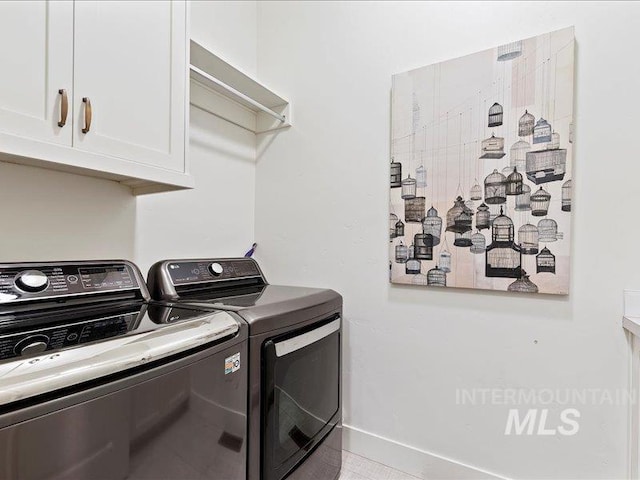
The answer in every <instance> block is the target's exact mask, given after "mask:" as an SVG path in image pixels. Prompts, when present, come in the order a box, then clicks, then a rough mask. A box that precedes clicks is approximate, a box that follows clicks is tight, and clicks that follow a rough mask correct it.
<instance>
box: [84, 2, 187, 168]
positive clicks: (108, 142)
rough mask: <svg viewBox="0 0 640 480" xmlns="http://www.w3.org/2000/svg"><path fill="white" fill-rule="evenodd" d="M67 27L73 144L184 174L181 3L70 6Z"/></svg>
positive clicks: (184, 64) (183, 78)
mask: <svg viewBox="0 0 640 480" xmlns="http://www.w3.org/2000/svg"><path fill="white" fill-rule="evenodd" d="M74 24H75V34H74V37H75V38H74V66H75V68H74V87H75V93H74V111H75V116H76V118H77V119H78V120H77V121H76V125H75V128H74V131H73V144H74V146H75V147H76V148H78V149H81V150H86V151H89V152H93V153H99V154H105V155H110V156H114V157H118V158H123V159H128V160H132V161H136V162H140V163H145V164H148V165H153V166H156V167H161V168H166V169H169V170H174V171H178V172H182V171H184V142H185V138H184V131H185V127H184V126H185V71H186V48H185V41H186V40H185V39H186V25H185V3H184V2H182V1H179V2H166V1H127V2H91V1H77V2H76V3H75V21H74ZM85 99H86V100H85ZM88 102H90V103H91V119H90V127H89V131H86V133H85V132H84V130H86V128H87V124H88V123H89V117H88V116H87V118H85V114H86V113H87V112H88Z"/></svg>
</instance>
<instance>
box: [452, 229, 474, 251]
mask: <svg viewBox="0 0 640 480" xmlns="http://www.w3.org/2000/svg"><path fill="white" fill-rule="evenodd" d="M453 246H454V247H462V248H465V247H470V246H471V230H469V231H468V232H464V233H460V232H456V234H455V239H454V240H453Z"/></svg>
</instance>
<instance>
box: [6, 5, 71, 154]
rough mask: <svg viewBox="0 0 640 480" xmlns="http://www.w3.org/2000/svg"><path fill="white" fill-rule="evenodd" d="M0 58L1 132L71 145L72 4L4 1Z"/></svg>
mask: <svg viewBox="0 0 640 480" xmlns="http://www.w3.org/2000/svg"><path fill="white" fill-rule="evenodd" d="M0 62H2V63H1V65H2V67H1V68H0V133H8V134H12V135H19V136H21V137H28V138H32V139H37V140H41V141H46V142H51V143H58V144H63V145H71V131H72V121H71V111H72V109H71V104H70V103H71V101H72V95H71V94H72V92H71V88H72V84H73V83H72V82H73V4H72V3H70V2H55V1H38V2H35V1H33V2H23V1H12V2H4V1H0ZM61 89H64V90H65V91H66V93H67V95H68V97H67V98H68V106H69V110H68V118H67V122H66V125H65V126H62V127H60V126H59V125H58V122H59V121H60V114H61V102H62V95H61V94H59V93H58V90H61Z"/></svg>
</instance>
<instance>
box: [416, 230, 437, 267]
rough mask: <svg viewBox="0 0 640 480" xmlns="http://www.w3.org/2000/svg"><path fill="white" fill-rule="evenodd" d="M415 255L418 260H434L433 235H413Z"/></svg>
mask: <svg viewBox="0 0 640 480" xmlns="http://www.w3.org/2000/svg"><path fill="white" fill-rule="evenodd" d="M413 245H414V247H415V250H414V255H415V258H417V259H418V260H433V237H432V236H431V235H429V234H428V233H416V234H415V235H414V237H413Z"/></svg>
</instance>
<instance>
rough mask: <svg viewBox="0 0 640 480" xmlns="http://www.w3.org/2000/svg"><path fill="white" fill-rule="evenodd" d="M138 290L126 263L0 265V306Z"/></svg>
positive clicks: (136, 282) (134, 275) (135, 280)
mask: <svg viewBox="0 0 640 480" xmlns="http://www.w3.org/2000/svg"><path fill="white" fill-rule="evenodd" d="M137 288H140V285H139V282H138V280H137V276H136V272H135V271H134V267H133V266H132V265H131V264H129V263H126V262H122V263H115V262H114V263H91V262H86V263H66V262H65V263H60V264H32V263H29V264H3V265H0V305H1V304H3V303H4V304H6V303H11V302H18V301H24V300H39V299H45V298H54V299H55V298H57V297H63V296H70V295H81V294H90V293H103V292H108V291H117V290H131V289H137Z"/></svg>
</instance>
